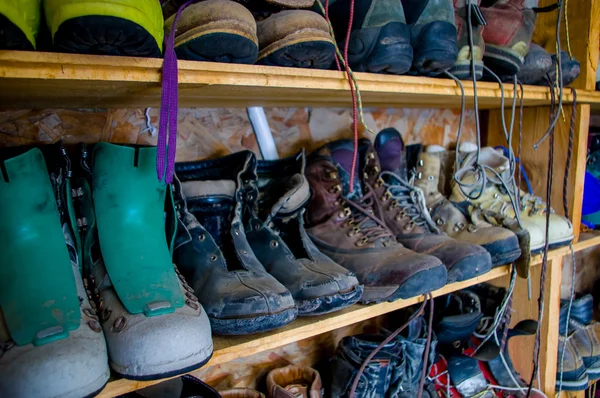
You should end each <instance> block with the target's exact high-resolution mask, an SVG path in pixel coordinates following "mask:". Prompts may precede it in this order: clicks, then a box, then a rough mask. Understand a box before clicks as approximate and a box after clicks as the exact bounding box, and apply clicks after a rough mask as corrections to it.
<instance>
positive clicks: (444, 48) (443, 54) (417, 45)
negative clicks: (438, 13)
mask: <svg viewBox="0 0 600 398" xmlns="http://www.w3.org/2000/svg"><path fill="white" fill-rule="evenodd" d="M456 35H457V32H456V27H455V26H454V24H451V23H449V22H445V21H434V22H430V23H428V24H425V25H415V26H412V27H411V37H412V40H411V44H412V47H413V49H414V59H413V64H412V69H413V71H416V72H417V73H418V74H419V75H421V76H437V75H439V74H441V73H443V72H444V71H446V70H448V69H450V68H452V65H454V64H455V63H456V60H457V59H458V45H457V43H456Z"/></svg>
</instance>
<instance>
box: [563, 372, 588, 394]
mask: <svg viewBox="0 0 600 398" xmlns="http://www.w3.org/2000/svg"><path fill="white" fill-rule="evenodd" d="M556 377H557V379H558V377H560V375H559V374H557V375H556ZM588 384H589V380H588V377H587V376H586V377H585V378H583V379H581V380H575V381H567V380H563V382H562V391H584V390H585V389H587V387H588ZM558 387H559V384H558V381H557V382H556V389H557V390H558Z"/></svg>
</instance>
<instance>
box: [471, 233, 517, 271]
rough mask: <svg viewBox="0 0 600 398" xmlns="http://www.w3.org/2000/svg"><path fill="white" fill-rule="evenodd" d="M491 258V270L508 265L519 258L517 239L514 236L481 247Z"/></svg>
mask: <svg viewBox="0 0 600 398" xmlns="http://www.w3.org/2000/svg"><path fill="white" fill-rule="evenodd" d="M481 247H483V248H484V249H485V250H487V251H488V253H490V255H491V256H492V268H494V267H498V266H501V265H506V264H510V263H512V262H514V261H516V260H517V259H518V258H519V257H521V249H520V248H519V239H518V238H517V237H516V236H513V237H510V238H507V239H504V240H501V241H495V242H491V243H487V244H483V245H481Z"/></svg>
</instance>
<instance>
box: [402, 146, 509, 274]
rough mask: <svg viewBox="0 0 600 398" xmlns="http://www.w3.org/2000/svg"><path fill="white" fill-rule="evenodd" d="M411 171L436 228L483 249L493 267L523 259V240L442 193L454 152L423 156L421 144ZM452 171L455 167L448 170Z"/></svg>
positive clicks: (409, 150) (414, 153) (412, 159)
mask: <svg viewBox="0 0 600 398" xmlns="http://www.w3.org/2000/svg"><path fill="white" fill-rule="evenodd" d="M407 153H408V154H410V156H409V164H408V169H409V170H415V173H416V174H415V177H416V178H415V186H416V187H418V188H421V190H423V193H424V195H425V203H426V205H427V208H428V209H429V212H430V214H431V219H432V220H433V221H434V222H435V224H436V226H437V227H438V228H439V229H440V230H441V231H442V232H444V233H446V234H448V236H450V237H452V238H454V239H457V240H459V241H463V242H468V243H472V244H475V245H480V246H481V247H483V248H484V249H485V250H487V251H488V252H489V253H490V255H491V257H492V266H493V267H496V266H499V265H504V264H509V263H512V262H513V261H515V260H516V259H517V258H519V256H520V255H521V249H520V248H519V239H518V238H517V236H516V235H515V234H514V233H513V232H511V231H510V230H508V229H506V228H501V227H495V226H492V225H491V224H490V223H488V222H487V221H485V220H483V219H482V218H481V217H479V216H478V215H477V211H476V210H474V209H473V208H472V206H469V208H466V209H461V208H459V207H458V206H457V205H456V204H454V203H452V202H450V201H449V200H448V199H447V198H446V197H445V196H444V195H442V193H441V192H440V191H439V187H440V186H442V185H441V181H443V179H442V178H440V174H441V173H442V168H443V167H442V163H446V164H447V163H454V152H453V151H443V152H422V146H421V145H419V144H416V145H410V146H409V147H408V148H407ZM444 169H451V167H448V166H446V167H444Z"/></svg>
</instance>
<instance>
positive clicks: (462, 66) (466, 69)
mask: <svg viewBox="0 0 600 398" xmlns="http://www.w3.org/2000/svg"><path fill="white" fill-rule="evenodd" d="M449 72H450V73H452V74H453V75H454V76H456V78H457V79H459V80H471V79H472V78H471V76H472V74H471V61H470V60H466V61H457V62H456V63H455V64H454V66H453V67H452V68H450V71H449ZM482 77H483V61H475V79H476V80H481V78H482Z"/></svg>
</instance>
